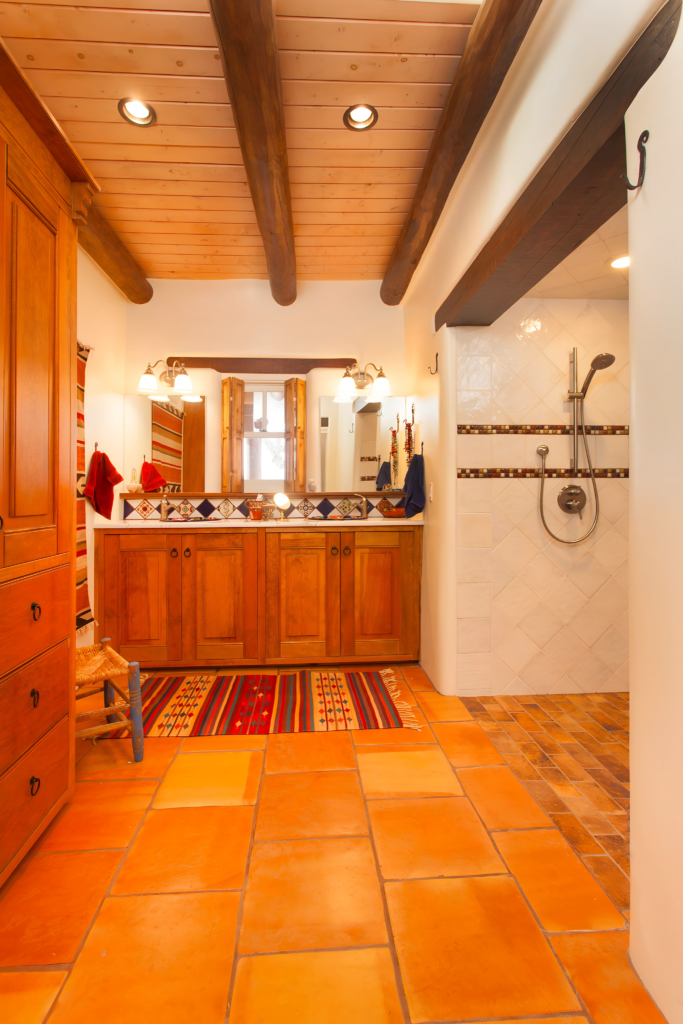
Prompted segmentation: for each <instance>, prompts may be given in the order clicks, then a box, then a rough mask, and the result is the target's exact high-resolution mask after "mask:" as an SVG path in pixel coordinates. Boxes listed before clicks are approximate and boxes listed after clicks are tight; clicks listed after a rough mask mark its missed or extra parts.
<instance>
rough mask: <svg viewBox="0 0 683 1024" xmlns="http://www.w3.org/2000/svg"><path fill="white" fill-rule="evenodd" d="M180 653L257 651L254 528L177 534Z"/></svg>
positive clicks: (241, 654) (219, 655)
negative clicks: (225, 533)
mask: <svg viewBox="0 0 683 1024" xmlns="http://www.w3.org/2000/svg"><path fill="white" fill-rule="evenodd" d="M181 548H182V559H181V563H182V588H183V655H182V656H183V658H187V659H188V660H192V661H201V660H204V659H206V660H207V661H216V660H220V661H222V662H223V663H226V664H227V663H230V662H233V661H243V660H247V659H251V660H254V661H255V660H256V658H257V657H258V648H257V642H258V601H257V576H258V570H257V561H256V552H257V537H256V531H255V530H252V531H251V532H247V531H246V530H245V531H244V532H243V533H231V534H229V535H228V536H218V537H215V536H214V537H211V536H207V535H206V533H204V532H202V531H197V532H196V533H192V534H184V535H183V537H182V544H181Z"/></svg>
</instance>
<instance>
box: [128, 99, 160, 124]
mask: <svg viewBox="0 0 683 1024" xmlns="http://www.w3.org/2000/svg"><path fill="white" fill-rule="evenodd" d="M119 114H120V115H121V117H122V118H123V119H124V121H128V123H129V124H139V125H144V126H149V125H152V124H156V119H157V115H156V111H155V110H154V107H150V105H149V103H143V102H142V101H141V100H133V99H123V100H119Z"/></svg>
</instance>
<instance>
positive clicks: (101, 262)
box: [73, 198, 154, 305]
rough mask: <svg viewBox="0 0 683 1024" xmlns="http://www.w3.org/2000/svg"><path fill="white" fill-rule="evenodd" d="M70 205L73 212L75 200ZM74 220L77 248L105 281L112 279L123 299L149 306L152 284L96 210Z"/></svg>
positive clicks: (93, 208)
mask: <svg viewBox="0 0 683 1024" xmlns="http://www.w3.org/2000/svg"><path fill="white" fill-rule="evenodd" d="M73 205H74V211H73V212H75V211H76V210H77V204H76V198H74V204H73ZM82 206H83V204H82ZM82 206H81V209H82ZM74 220H76V221H77V223H78V244H79V245H80V246H82V247H83V248H84V249H85V251H86V252H87V254H88V256H90V257H91V258H92V259H93V260H94V261H95V263H97V265H98V267H100V268H101V269H102V270H103V271H104V273H105V274H106V275H107V277H109V278H111V280H112V281H113V282H114V284H115V285H116V287H117V288H119V289H120V290H121V291H122V292H123V294H124V295H125V296H126V298H127V299H130V301H131V302H135V303H136V304H137V305H142V304H144V303H145V302H149V300H150V299H151V298H152V295H153V294H154V291H153V289H152V286H151V284H150V283H149V281H148V280H147V278H146V277H145V275H144V274H143V272H142V270H141V269H140V267H139V266H138V265H137V263H136V262H135V260H134V259H133V257H132V256H131V255H130V253H129V252H128V250H127V249H126V247H125V246H124V245H123V243H122V242H121V240H120V239H119V237H118V235H116V234H115V233H114V231H113V230H112V229H111V228H110V227H109V224H108V223H107V222H106V220H104V218H103V217H101V216H100V214H99V212H98V210H97V209H96V208H95V207H94V206H90V208H89V209H88V210H87V218H84V217H83V214H82V213H81V215H80V216H78V215H76V216H74Z"/></svg>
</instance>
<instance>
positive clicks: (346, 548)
mask: <svg viewBox="0 0 683 1024" xmlns="http://www.w3.org/2000/svg"><path fill="white" fill-rule="evenodd" d="M344 554H345V555H350V554H351V548H350V547H345V548H344Z"/></svg>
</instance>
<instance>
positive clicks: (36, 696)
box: [31, 687, 40, 708]
mask: <svg viewBox="0 0 683 1024" xmlns="http://www.w3.org/2000/svg"><path fill="white" fill-rule="evenodd" d="M31 697H32V698H33V706H34V708H37V707H38V702H39V701H40V692H39V691H38V690H36V688H35V687H34V688H33V689H32V690H31Z"/></svg>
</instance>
